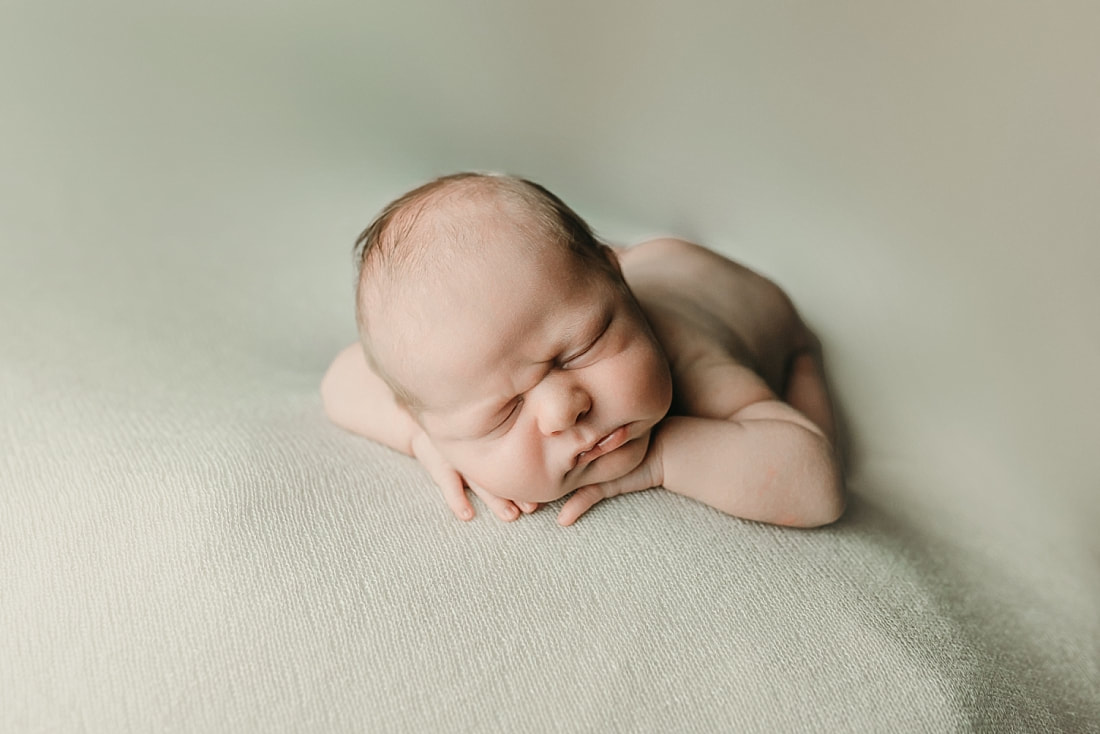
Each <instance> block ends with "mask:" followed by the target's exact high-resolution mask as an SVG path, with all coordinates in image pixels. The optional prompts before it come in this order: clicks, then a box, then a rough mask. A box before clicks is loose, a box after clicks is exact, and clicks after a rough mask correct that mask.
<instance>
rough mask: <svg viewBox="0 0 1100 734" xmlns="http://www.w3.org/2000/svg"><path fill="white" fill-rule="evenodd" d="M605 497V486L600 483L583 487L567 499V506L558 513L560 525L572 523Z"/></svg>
mask: <svg viewBox="0 0 1100 734" xmlns="http://www.w3.org/2000/svg"><path fill="white" fill-rule="evenodd" d="M605 497H606V495H605V494H604V490H603V487H601V486H600V485H599V484H589V485H588V486H587V487H581V488H580V489H578V490H577V491H576V492H574V493H573V496H572V497H570V498H569V499H568V500H566V502H565V506H564V507H562V508H561V512H559V513H558V525H561V526H562V527H567V526H569V525H572V524H573V523H575V522H576V521H577V518H579V517H580V516H581V515H583V514H584V513H586V512H588V511H589V510H590V509H592V505H594V504H596V503H597V502H599V501H600V500H602V499H604V498H605Z"/></svg>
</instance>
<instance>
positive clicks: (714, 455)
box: [655, 399, 844, 527]
mask: <svg viewBox="0 0 1100 734" xmlns="http://www.w3.org/2000/svg"><path fill="white" fill-rule="evenodd" d="M657 442H658V446H656V447H655V450H657V451H658V452H659V454H660V456H661V470H662V474H661V476H662V484H663V486H664V487H665V488H666V489H669V490H671V491H673V492H677V493H678V494H683V495H685V496H688V497H692V498H694V499H697V500H699V501H700V502H705V503H706V504H708V505H710V506H711V507H714V508H716V509H719V510H722V511H723V512H726V513H729V514H730V515H735V516H737V517H743V518H745V519H748V520H758V521H761V522H768V523H775V524H777V525H789V526H795V527H815V526H819V525H827V524H829V523H831V522H834V521H835V520H837V519H838V518H839V517H840V515H841V514H842V513H843V511H844V489H843V484H842V480H841V477H840V471H839V467H838V464H837V461H836V457H835V453H834V451H833V447H832V444H831V442H830V441H829V440H828V439H827V438H826V437H825V435H824V433H822V432H821V431H820V429H818V428H817V426H816V425H814V423H813V422H812V421H810V420H809V419H808V418H806V417H805V416H803V415H802V414H801V413H799V412H798V411H797V410H795V409H794V408H792V407H791V406H790V405H788V404H786V403H783V402H782V401H780V400H774V399H772V400H762V401H760V402H757V403H753V404H752V405H749V406H748V407H746V408H744V409H742V410H740V411H738V412H737V413H736V414H734V415H732V416H730V418H729V420H720V419H714V418H696V417H689V416H672V417H670V418H668V419H667V421H666V422H665V424H664V426H663V427H662V429H661V431H660V433H659V434H658V435H657Z"/></svg>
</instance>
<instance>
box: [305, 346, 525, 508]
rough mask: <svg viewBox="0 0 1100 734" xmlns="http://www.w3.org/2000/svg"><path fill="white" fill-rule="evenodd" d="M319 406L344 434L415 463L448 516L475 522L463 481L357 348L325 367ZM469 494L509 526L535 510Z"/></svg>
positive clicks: (479, 494)
mask: <svg viewBox="0 0 1100 734" xmlns="http://www.w3.org/2000/svg"><path fill="white" fill-rule="evenodd" d="M321 402H322V403H323V404H324V407H325V414H326V415H327V416H328V418H329V420H331V421H332V422H333V423H335V424H336V425H338V426H340V427H341V428H343V429H344V430H346V431H351V432H352V433H355V434H358V435H360V436H364V437H366V438H369V439H371V440H372V441H377V442H378V443H381V444H385V445H386V446H389V447H390V448H392V449H397V450H398V451H400V452H401V453H403V454H407V455H409V456H413V457H415V458H416V459H417V460H418V461H419V462H420V463H421V464H423V465H424V468H426V469H427V470H428V473H429V474H431V477H432V479H433V480H434V481H435V483H436V484H437V485H439V488H440V489H441V490H443V498H444V499H445V500H446V502H447V505H448V506H449V507H450V508H451V512H453V513H454V514H455V516H456V517H458V518H460V519H462V520H469V519H470V518H472V517H473V516H474V508H473V505H471V504H470V500H469V498H468V497H467V496H466V482H465V480H464V479H463V478H462V475H461V474H459V473H458V472H457V471H455V470H454V468H453V467H452V466H451V465H450V464H449V463H448V462H447V460H446V459H444V458H443V457H442V456H441V455H440V454H439V452H438V451H437V450H436V448H435V445H434V444H432V442H431V439H429V438H428V435H427V434H426V433H424V430H423V429H422V428H421V427H420V425H419V424H418V423H417V422H416V421H415V420H414V419H413V417H412V415H411V414H410V413H409V412H408V411H407V410H406V409H405V408H404V407H402V406H401V405H400V404H399V403H398V402H397V400H395V399H394V396H393V391H392V390H390V387H389V385H387V384H386V383H385V382H384V381H383V380H382V378H380V377H379V376H378V375H377V374H376V373H375V372H374V370H372V369H371V368H370V365H369V364H368V363H367V358H366V356H365V355H364V354H363V349H362V347H361V346H360V345H359V344H358V343H356V344H352V345H351V346H349V347H347V348H345V349H344V350H343V351H341V352H340V353H339V354H338V355H336V359H334V360H333V362H332V365H331V366H329V368H328V371H327V372H326V373H325V376H324V378H323V379H322V380H321ZM472 489H473V490H474V492H475V493H476V494H477V495H478V496H479V497H481V499H482V501H484V502H485V504H486V505H488V506H489V508H490V509H491V510H492V511H493V513H494V514H495V515H496V516H497V517H499V518H500V519H502V520H514V519H516V518H517V517H518V516H519V513H520V512H521V511H522V512H532V511H534V510H535V509H537V507H538V506H537V505H535V504H532V503H513V502H512V501H510V500H506V499H502V498H500V497H494V496H493V495H491V494H489V493H488V492H485V491H483V490H481V489H480V488H478V487H473V488H472Z"/></svg>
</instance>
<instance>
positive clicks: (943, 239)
mask: <svg viewBox="0 0 1100 734" xmlns="http://www.w3.org/2000/svg"><path fill="white" fill-rule="evenodd" d="M670 7H671V6H670ZM677 7H678V8H679V9H678V10H676V11H675V12H673V11H672V10H670V9H668V8H665V6H664V4H662V3H658V2H652V3H650V2H643V3H629V4H627V3H623V4H617V3H607V4H600V5H599V7H597V8H595V9H593V8H589V7H588V6H587V4H581V3H572V4H571V3H566V4H565V5H561V4H553V5H552V6H546V7H543V8H528V9H520V8H519V7H516V6H514V5H513V4H511V3H504V2H499V3H497V2H490V1H488V0H485V1H483V2H480V3H477V4H474V5H469V6H463V7H462V9H460V8H459V6H458V5H455V6H453V7H452V6H451V5H450V4H439V5H438V6H437V7H415V6H407V5H405V4H399V3H390V4H374V5H370V6H364V7H363V8H360V9H355V8H353V7H352V6H346V7H344V6H340V5H337V4H316V5H314V4H311V5H305V4H303V5H300V6H299V7H293V6H286V7H278V8H276V7H275V6H269V5H265V4H256V5H255V6H254V7H252V6H249V5H246V4H244V3H240V2H237V3H220V2H219V3H191V4H188V5H187V8H186V9H182V8H181V9H177V10H167V9H159V10H158V9H153V8H151V7H149V6H148V5H147V4H144V3H110V4H106V5H105V6H104V7H93V6H91V5H85V4H77V3H70V4H64V3H52V4H46V3H38V4H34V5H32V4H29V3H18V2H16V3H14V4H11V3H9V4H8V5H6V6H5V7H4V8H3V9H0V107H2V109H3V112H2V114H0V731H3V732H12V733H13V734H14V733H15V732H47V731H49V732H53V731H73V732H76V731H88V732H112V733H114V732H126V731H165V732H171V731H188V732H191V731H211V732H214V731H218V732H221V731H242V732H243V731H264V732H280V731H287V732H290V731H319V732H324V731H334V732H335V731H411V732H420V731H454V730H458V731H475V732H476V731H501V732H552V731H600V732H603V731H639V732H642V731H759V732H776V731H814V732H817V731H867V732H881V731H898V732H910V731H928V732H948V731H996V732H1004V731H1026V732H1038V731H1042V732H1047V731H1062V732H1090V731H1100V534H1098V533H1097V527H1098V523H1100V501H1098V497H1097V491H1098V489H1100V487H1098V481H1100V479H1098V478H1100V460H1098V457H1097V451H1096V439H1097V437H1098V436H1100V418H1098V414H1100V411H1098V409H1100V399H1098V388H1097V385H1098V382H1097V380H1096V375H1097V374H1100V339H1098V337H1097V331H1096V323H1097V320H1098V317H1100V297H1098V296H1097V295H1096V291H1095V287H1094V285H1093V280H1094V274H1095V272H1096V270H1097V266H1098V265H1100V261H1098V255H1097V249H1096V244H1097V233H1098V232H1100V214H1098V212H1100V207H1097V206H1096V202H1097V201H1098V197H1100V147H1097V138H1096V131H1097V130H1100V88H1098V86H1100V85H1098V77H1097V74H1096V70H1097V69H1098V68H1100V50H1098V49H1100V44H1097V43H1096V37H1095V29H1096V28H1097V27H1100V17H1098V14H1097V11H1096V9H1095V8H1094V7H1093V6H1090V5H1084V4H1079V5H1076V6H1071V5H1069V4H1057V5H1052V6H1049V7H1043V8H1039V7H1033V6H1031V5H1029V4H1024V3H1019V4H1017V3H997V4H995V5H982V6H979V4H971V5H963V6H959V5H957V4H954V3H950V4H942V5H941V4H923V5H920V6H919V7H911V8H897V7H892V8H887V7H886V6H880V5H879V4H877V3H865V2H853V3H843V4H839V5H829V6H823V5H819V4H817V3H809V2H807V3H785V4H773V3H732V4H728V5H725V6H723V7H722V8H720V9H719V8H714V7H711V6H710V5H709V4H707V3H703V2H699V3H687V4H686V5H682V6H677ZM461 168H480V169H503V170H509V171H512V172H516V173H521V174H524V175H528V176H530V177H532V178H535V179H536V180H539V181H541V182H543V183H545V184H546V185H548V186H549V187H551V188H552V189H553V190H555V191H556V192H558V193H559V194H560V195H561V196H562V197H563V198H565V199H566V200H567V201H569V202H571V203H572V204H574V206H575V207H576V208H577V209H578V210H579V211H580V212H581V213H582V214H583V215H585V216H587V217H589V218H590V219H591V220H592V221H593V222H594V224H595V225H596V226H597V228H598V229H599V230H600V231H601V232H602V233H603V234H604V235H606V236H607V237H609V238H611V239H613V240H616V241H620V242H629V241H630V240H631V239H636V238H638V237H642V236H646V235H649V234H656V233H671V234H678V235H680V236H685V237H688V238H694V239H697V240H700V241H702V242H703V243H705V244H708V245H710V246H712V247H715V248H717V249H720V250H721V251H723V252H725V253H726V254H729V255H732V256H734V257H737V258H739V259H742V260H744V261H745V262H747V263H748V264H750V265H752V266H755V267H757V268H760V269H762V270H764V271H765V272H766V273H768V274H769V275H771V276H772V277H774V278H776V279H777V280H778V281H779V282H780V283H781V284H783V285H784V286H786V288H787V289H788V291H789V292H790V293H791V294H792V296H793V297H794V299H795V301H796V302H797V303H798V304H799V305H800V307H801V308H802V310H803V311H804V312H805V313H806V314H807V315H808V317H809V320H810V321H811V322H812V323H813V324H814V326H815V327H816V328H817V329H818V331H819V332H820V333H821V334H822V335H823V337H824V340H825V342H826V347H827V350H828V359H829V364H830V367H831V369H832V375H833V378H834V382H835V383H836V389H837V393H838V397H839V399H840V401H841V404H842V407H843V409H844V413H845V415H846V418H847V422H848V424H849V425H850V428H851V431H852V435H853V448H854V454H853V471H852V478H851V490H852V501H851V508H850V511H849V512H848V514H847V515H846V517H845V518H844V519H843V520H842V521H841V522H840V523H838V524H836V525H835V526H833V527H830V528H827V529H824V530H819V531H809V532H803V531H795V530H786V529H778V528H773V527H767V526H762V525H757V524H753V523H748V522H743V521H739V520H736V519H733V518H729V517H726V516H724V515H721V514H720V513H718V512H715V511H713V510H711V509H709V508H707V507H704V506H702V505H698V504H695V503H693V502H691V501H688V500H685V499H682V498H680V497H677V496H674V495H672V494H670V493H666V492H663V491H650V492H644V493H639V494H634V495H629V496H627V497H623V498H619V499H615V500H613V501H610V502H606V503H603V504H601V505H599V506H598V507H597V508H595V509H594V510H593V511H592V512H591V513H590V514H588V515H586V516H585V517H584V519H583V520H582V521H581V522H580V523H578V524H577V525H576V526H575V527H573V528H569V529H562V528H559V527H557V526H556V524H555V523H554V515H555V508H554V507H551V508H548V509H544V510H542V511H540V512H538V513H536V514H535V515H532V516H530V517H524V518H522V519H521V520H520V521H518V522H516V523H514V524H511V525H506V524H503V523H500V522H498V521H496V520H495V518H493V517H491V516H490V515H489V514H488V513H487V512H486V511H485V510H484V508H480V514H479V516H478V518H477V519H476V520H474V521H473V522H471V523H469V524H461V523H458V522H457V521H455V520H453V519H452V518H451V516H450V514H449V512H448V510H447V509H446V507H445V505H444V503H443V502H442V500H441V498H440V496H439V493H438V491H437V490H436V489H435V488H434V487H433V486H432V484H431V482H430V481H429V479H428V477H427V475H426V474H425V473H424V472H423V471H422V470H421V469H420V468H419V467H418V466H417V465H416V464H415V462H413V461H412V460H410V459H407V458H405V457H402V456H400V455H398V454H396V453H394V452H392V451H389V450H387V449H385V448H382V447H379V446H375V445H372V444H370V443H368V442H366V441H363V440H361V439H357V438H355V437H353V436H351V435H348V434H345V433H343V432H341V431H339V430H338V429H336V428H334V427H332V426H331V425H329V424H328V423H327V422H326V421H325V419H324V417H323V415H322V411H321V404H320V399H319V396H318V389H317V388H318V383H319V380H320V377H321V374H322V373H323V371H324V369H325V367H326V366H327V364H328V361H329V360H330V359H331V358H332V356H333V355H334V354H335V353H336V351H337V350H338V349H339V348H341V347H342V346H344V345H345V344H347V343H349V342H350V341H351V340H352V339H353V338H354V326H353V320H352V313H351V292H352V291H351V286H352V267H351V262H350V250H351V244H352V241H353V240H354V238H355V235H356V234H357V233H358V231H359V230H360V229H361V228H362V227H363V226H364V225H365V223H366V222H367V221H368V220H369V218H370V217H371V216H372V215H373V213H374V212H375V211H376V210H377V209H378V208H379V207H380V206H381V205H382V204H383V203H384V202H385V201H386V200H388V199H389V198H392V197H393V196H395V195H396V194H398V193H400V192H401V191H403V190H405V189H406V188H408V187H409V186H411V185H413V184H415V183H418V182H419V181H421V180H423V179H425V178H427V177H429V176H431V175H435V174H438V173H443V172H447V171H451V170H456V169H461Z"/></svg>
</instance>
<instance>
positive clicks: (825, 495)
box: [798, 462, 848, 528]
mask: <svg viewBox="0 0 1100 734" xmlns="http://www.w3.org/2000/svg"><path fill="white" fill-rule="evenodd" d="M806 499H807V501H806V502H805V503H804V505H803V508H804V510H805V512H804V514H803V516H802V517H801V518H799V519H800V522H799V523H798V526H799V527H803V528H819V527H824V526H825V525H832V524H833V523H835V522H836V521H837V520H839V519H840V518H841V517H843V516H844V510H845V509H847V506H848V498H847V493H846V491H845V487H844V478H843V476H841V472H840V470H839V469H838V467H836V465H835V464H833V463H832V462H830V463H829V465H828V466H826V467H822V471H821V472H820V474H818V476H817V477H815V479H814V480H813V481H812V483H811V486H810V488H809V490H808V491H807V498H806Z"/></svg>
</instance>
